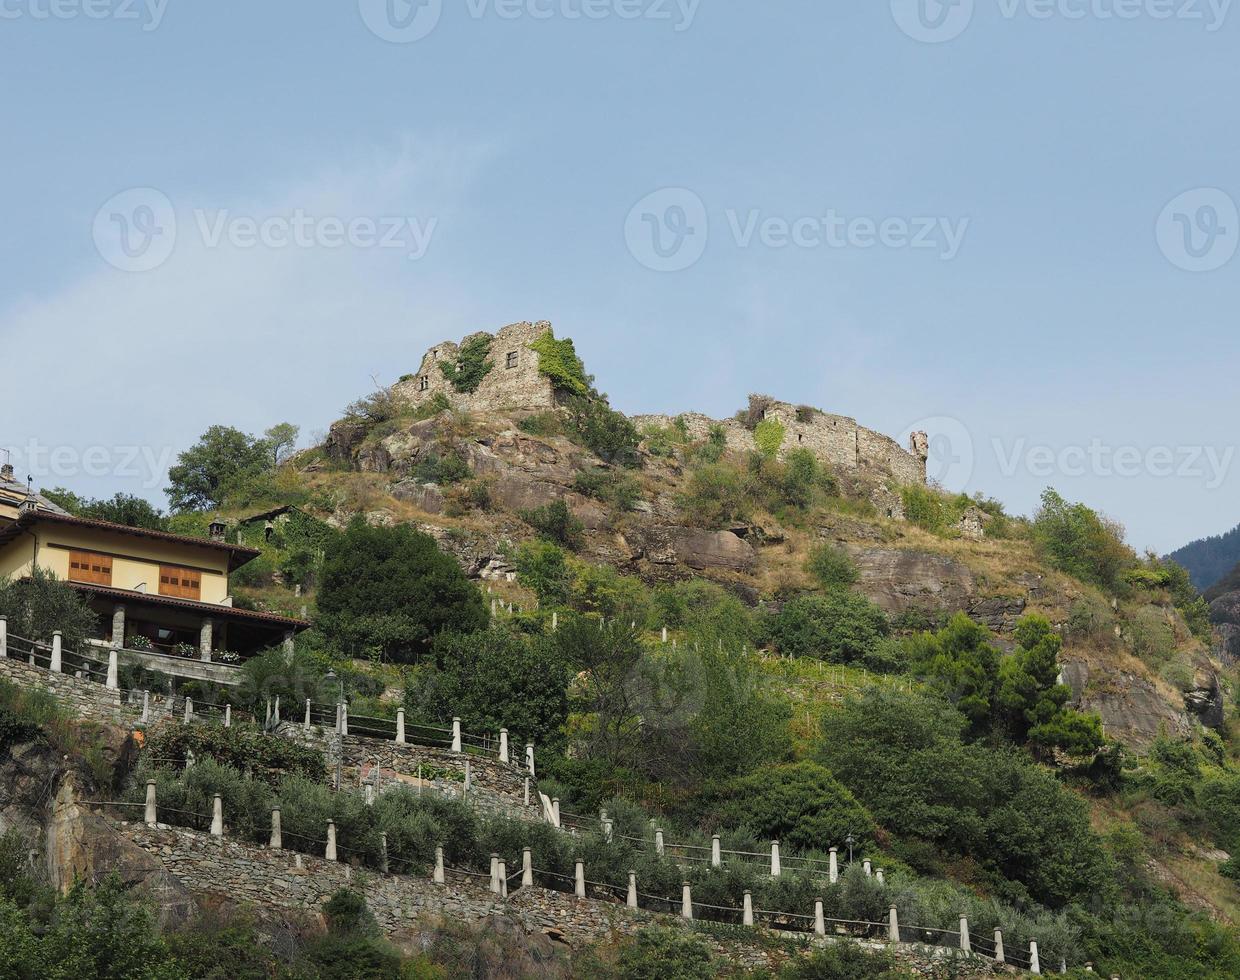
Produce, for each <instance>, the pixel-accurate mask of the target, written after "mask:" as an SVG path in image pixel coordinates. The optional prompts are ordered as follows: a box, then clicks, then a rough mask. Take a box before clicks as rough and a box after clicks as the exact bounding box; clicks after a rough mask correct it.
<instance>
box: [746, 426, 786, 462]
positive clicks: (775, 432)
mask: <svg viewBox="0 0 1240 980" xmlns="http://www.w3.org/2000/svg"><path fill="white" fill-rule="evenodd" d="M787 431H788V430H787V428H786V427H785V426H784V423H783V422H781V421H779V419H763V420H762V421H761V422H759V423H758V424H757V425H756V426H755V427H754V430H753V441H754V443H755V445H757V447H758V452H760V453H761V454H762V455H763V456H765V457H766V458H767V459H774V458H775V457H776V456H777V455H778V454H779V450H780V449H781V448H782V446H783V444H784V436H785V434H786V433H787Z"/></svg>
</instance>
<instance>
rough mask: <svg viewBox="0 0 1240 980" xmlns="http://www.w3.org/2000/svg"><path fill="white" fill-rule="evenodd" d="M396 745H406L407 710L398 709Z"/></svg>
mask: <svg viewBox="0 0 1240 980" xmlns="http://www.w3.org/2000/svg"><path fill="white" fill-rule="evenodd" d="M396 744H397V745H404V744H405V709H404V708H397V709H396Z"/></svg>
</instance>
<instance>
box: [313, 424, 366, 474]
mask: <svg viewBox="0 0 1240 980" xmlns="http://www.w3.org/2000/svg"><path fill="white" fill-rule="evenodd" d="M365 438H366V426H365V425H363V424H362V423H360V422H350V421H348V420H347V419H345V420H342V421H340V422H337V423H335V424H334V425H333V426H332V427H331V428H330V429H329V430H328V432H327V441H326V442H324V443H323V450H324V451H325V452H326V453H327V455H328V457H329V458H330V459H331V460H332V461H333V462H336V463H345V464H348V465H352V464H353V458H354V455H355V454H356V453H357V449H358V447H359V446H360V445H361V444H362V441H363V440H364V439H365Z"/></svg>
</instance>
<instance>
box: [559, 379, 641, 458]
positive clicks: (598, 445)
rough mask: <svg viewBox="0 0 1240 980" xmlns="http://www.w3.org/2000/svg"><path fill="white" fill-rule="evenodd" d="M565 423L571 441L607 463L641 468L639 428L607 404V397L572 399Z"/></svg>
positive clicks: (588, 396) (568, 404)
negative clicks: (638, 448)
mask: <svg viewBox="0 0 1240 980" xmlns="http://www.w3.org/2000/svg"><path fill="white" fill-rule="evenodd" d="M564 421H565V429H566V432H567V434H568V436H569V438H571V439H573V440H574V441H575V442H577V443H579V444H581V445H583V446H585V447H586V448H587V449H589V450H590V451H591V452H592V453H594V454H595V455H596V456H598V457H599V458H600V459H602V460H604V461H605V462H608V463H616V464H618V465H620V466H630V467H637V466H640V465H641V457H640V456H639V455H638V452H637V446H638V444H639V443H640V441H641V437H640V436H639V435H638V433H637V427H636V426H635V425H633V423H632V422H630V421H629V420H628V419H627V418H625V417H624V416H623V415H621V414H620V413H619V412H617V411H615V410H614V409H613V408H612V407H611V406H610V405H609V404H608V403H607V396H606V395H600V394H597V393H591V394H588V395H574V396H572V397H571V398H568V399H567V400H566V401H565V403H564Z"/></svg>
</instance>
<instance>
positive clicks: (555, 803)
mask: <svg viewBox="0 0 1240 980" xmlns="http://www.w3.org/2000/svg"><path fill="white" fill-rule="evenodd" d="M551 821H552V823H554V824H555V825H556V826H557V827H558V826H560V799H559V797H556V798H555V799H554V800H552V801H551Z"/></svg>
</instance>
